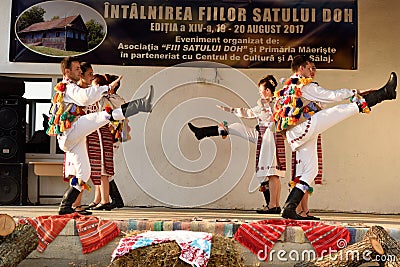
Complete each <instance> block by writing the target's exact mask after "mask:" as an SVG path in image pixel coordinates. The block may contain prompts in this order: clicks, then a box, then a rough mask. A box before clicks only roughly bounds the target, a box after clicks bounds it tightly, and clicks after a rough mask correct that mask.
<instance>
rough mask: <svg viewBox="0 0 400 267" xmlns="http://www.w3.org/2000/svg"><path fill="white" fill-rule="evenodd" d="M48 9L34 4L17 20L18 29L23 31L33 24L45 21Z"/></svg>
mask: <svg viewBox="0 0 400 267" xmlns="http://www.w3.org/2000/svg"><path fill="white" fill-rule="evenodd" d="M45 13H46V10H44V9H43V8H41V7H37V6H34V7H32V8H31V9H29V10H27V11H25V12H24V13H23V14H22V15H21V17H20V18H19V19H18V22H17V31H21V30H23V29H25V28H26V27H29V26H30V25H32V24H35V23H38V22H43V21H44V14H45Z"/></svg>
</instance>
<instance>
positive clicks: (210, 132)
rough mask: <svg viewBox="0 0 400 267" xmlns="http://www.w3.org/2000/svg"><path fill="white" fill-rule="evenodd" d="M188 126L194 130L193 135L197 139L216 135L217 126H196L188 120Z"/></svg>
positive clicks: (217, 133)
mask: <svg viewBox="0 0 400 267" xmlns="http://www.w3.org/2000/svg"><path fill="white" fill-rule="evenodd" d="M188 125H189V128H190V130H191V131H192V132H194V135H195V136H196V138H197V140H201V139H203V138H204V137H209V136H218V135H219V132H218V126H208V127H201V128H199V127H196V126H194V125H193V124H191V123H190V122H189V123H188Z"/></svg>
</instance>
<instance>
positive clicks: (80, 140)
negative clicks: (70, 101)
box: [57, 111, 110, 182]
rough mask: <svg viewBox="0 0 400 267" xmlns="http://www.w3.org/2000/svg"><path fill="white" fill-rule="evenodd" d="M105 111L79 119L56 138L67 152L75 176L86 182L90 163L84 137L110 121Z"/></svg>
mask: <svg viewBox="0 0 400 267" xmlns="http://www.w3.org/2000/svg"><path fill="white" fill-rule="evenodd" d="M109 119H110V114H108V113H107V112H106V111H101V112H97V113H90V114H87V115H84V116H81V117H79V118H78V119H77V120H76V121H75V122H74V123H72V126H71V128H69V129H67V130H66V131H65V132H64V133H63V134H60V135H58V136H57V139H58V144H59V146H60V148H61V150H63V151H64V152H68V161H69V162H71V164H73V165H74V168H75V176H76V178H79V179H81V180H83V181H84V182H87V181H88V180H89V178H90V162H89V156H88V151H87V146H86V136H88V135H89V134H91V133H92V132H94V131H95V130H97V129H98V128H100V127H101V126H104V125H106V124H107V123H108V122H109V121H110V120H109Z"/></svg>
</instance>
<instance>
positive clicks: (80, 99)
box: [47, 57, 154, 215]
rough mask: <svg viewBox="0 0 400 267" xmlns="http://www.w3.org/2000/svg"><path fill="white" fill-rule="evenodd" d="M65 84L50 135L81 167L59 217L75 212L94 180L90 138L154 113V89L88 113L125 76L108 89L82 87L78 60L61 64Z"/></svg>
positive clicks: (56, 99)
mask: <svg viewBox="0 0 400 267" xmlns="http://www.w3.org/2000/svg"><path fill="white" fill-rule="evenodd" d="M61 71H62V73H63V81H62V82H60V83H58V84H57V85H56V87H55V89H56V91H57V93H56V95H55V96H54V98H53V101H52V107H51V109H50V113H51V115H52V117H51V118H50V120H49V126H50V127H49V129H48V131H47V133H48V134H49V135H56V136H57V140H58V144H59V146H60V148H61V149H62V150H63V151H65V152H69V153H70V154H71V155H72V156H71V160H73V161H74V164H75V166H76V168H77V170H76V176H75V177H74V178H73V179H71V186H70V187H69V189H68V190H67V192H66V193H65V194H64V196H63V199H62V200H61V203H60V207H59V212H58V213H59V214H60V215H63V214H69V213H73V212H74V209H73V208H72V204H73V203H74V201H75V200H76V198H77V197H78V195H79V193H80V191H82V190H83V189H85V188H87V184H86V182H87V181H88V180H89V178H90V162H89V158H88V153H87V148H86V136H87V135H89V134H90V133H92V132H93V131H95V130H96V129H98V128H100V127H101V126H104V125H106V124H107V123H109V122H110V121H113V120H123V119H125V118H127V117H129V116H132V115H135V114H137V113H139V112H151V109H152V104H151V101H152V99H153V94H154V92H153V88H152V87H151V89H150V92H149V93H148V95H147V96H145V97H144V98H141V99H136V100H133V101H131V102H128V103H126V104H123V105H122V106H121V107H120V108H117V109H114V110H112V109H111V108H110V109H106V110H104V111H101V112H96V113H90V114H85V113H84V112H83V109H82V107H84V106H88V105H90V104H93V103H95V102H97V101H99V100H100V99H101V98H102V97H106V96H107V95H108V92H109V90H112V89H114V88H115V87H116V86H117V85H118V83H119V81H120V80H121V78H122V77H121V76H120V77H119V78H118V79H117V80H115V81H113V82H112V83H110V85H107V86H90V87H88V88H85V89H83V88H80V87H79V86H78V85H77V84H76V82H77V81H78V80H79V79H80V77H81V74H82V70H81V68H80V62H79V60H78V59H76V58H72V57H66V58H64V59H63V60H62V61H61Z"/></svg>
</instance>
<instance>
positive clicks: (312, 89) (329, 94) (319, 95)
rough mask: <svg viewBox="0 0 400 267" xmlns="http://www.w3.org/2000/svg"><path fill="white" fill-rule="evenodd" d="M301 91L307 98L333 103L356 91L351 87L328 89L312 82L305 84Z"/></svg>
mask: <svg viewBox="0 0 400 267" xmlns="http://www.w3.org/2000/svg"><path fill="white" fill-rule="evenodd" d="M301 92H302V95H303V97H304V98H305V99H308V100H311V101H317V102H321V103H333V102H339V101H343V100H346V99H348V98H350V97H352V96H353V95H354V92H355V91H354V90H350V89H339V90H328V89H325V88H322V87H321V86H319V85H317V84H315V83H310V84H307V85H305V86H303V88H302V89H301Z"/></svg>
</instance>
